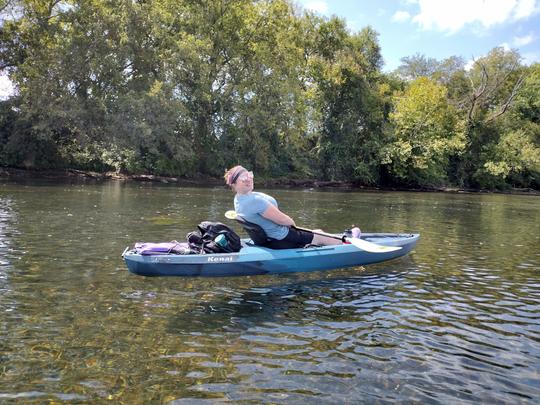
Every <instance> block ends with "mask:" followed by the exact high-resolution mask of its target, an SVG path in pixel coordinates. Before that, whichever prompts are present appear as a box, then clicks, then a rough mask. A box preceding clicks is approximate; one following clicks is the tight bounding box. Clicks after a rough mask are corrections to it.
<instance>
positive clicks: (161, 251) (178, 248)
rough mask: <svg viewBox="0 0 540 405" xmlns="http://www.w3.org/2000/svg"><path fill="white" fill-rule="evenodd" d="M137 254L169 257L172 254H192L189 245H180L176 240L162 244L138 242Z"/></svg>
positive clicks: (136, 246) (136, 245)
mask: <svg viewBox="0 0 540 405" xmlns="http://www.w3.org/2000/svg"><path fill="white" fill-rule="evenodd" d="M135 252H137V253H139V254H141V255H167V254H170V253H174V254H179V255H189V254H190V253H192V252H191V249H190V248H189V244H188V243H185V242H184V243H180V242H177V241H175V240H173V241H171V242H161V243H153V242H137V243H135Z"/></svg>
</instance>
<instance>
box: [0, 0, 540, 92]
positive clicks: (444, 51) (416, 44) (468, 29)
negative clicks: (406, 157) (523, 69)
mask: <svg viewBox="0 0 540 405" xmlns="http://www.w3.org/2000/svg"><path fill="white" fill-rule="evenodd" d="M296 2H297V4H300V5H301V6H302V7H304V8H305V9H308V10H312V11H315V12H317V13H319V14H321V15H324V16H327V17H330V16H332V15H337V16H338V17H341V18H343V19H344V20H345V21H346V23H347V26H348V28H349V29H350V30H351V32H356V31H359V30H361V29H362V28H363V27H366V26H368V25H371V26H372V27H373V28H374V29H375V31H377V32H378V33H379V44H380V46H381V53H382V56H383V59H384V62H385V64H384V67H383V70H384V71H386V72H389V71H392V70H394V69H396V68H397V67H398V66H399V65H400V63H401V62H400V60H401V58H403V57H406V56H412V55H415V54H421V55H424V56H426V57H428V58H435V59H437V60H439V61H440V60H443V59H446V58H448V57H450V56H461V57H462V58H463V59H464V60H465V61H466V62H470V61H472V60H473V59H478V58H479V57H482V56H484V55H486V54H487V53H488V52H489V51H490V50H491V49H493V48H494V47H496V46H502V47H505V48H506V49H517V50H518V51H519V53H520V54H521V56H522V57H523V63H525V64H531V63H533V62H540V0H333V1H331V0H296ZM12 92H13V88H12V86H11V82H10V81H9V79H8V78H7V77H6V76H5V75H4V74H2V72H0V99H5V98H7V97H9V95H10V94H11V93H12Z"/></svg>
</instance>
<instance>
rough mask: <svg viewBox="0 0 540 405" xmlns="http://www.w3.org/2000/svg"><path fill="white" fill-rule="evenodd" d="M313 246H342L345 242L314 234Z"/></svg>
mask: <svg viewBox="0 0 540 405" xmlns="http://www.w3.org/2000/svg"><path fill="white" fill-rule="evenodd" d="M311 243H312V244H313V245H321V246H322V245H324V246H327V245H341V244H342V243H343V242H342V241H341V240H340V239H335V238H330V237H328V236H323V235H317V234H316V233H314V234H313V241H312V242H311Z"/></svg>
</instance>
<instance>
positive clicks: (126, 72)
mask: <svg viewBox="0 0 540 405" xmlns="http://www.w3.org/2000/svg"><path fill="white" fill-rule="evenodd" d="M0 17H1V18H0V70H1V73H2V74H8V75H9V77H10V79H11V80H12V82H13V83H14V84H15V86H16V90H17V91H16V94H14V95H13V96H12V97H10V98H9V99H8V100H5V101H2V102H0V164H1V165H4V166H15V167H27V168H33V169H49V168H64V167H73V168H81V169H92V170H99V171H104V170H116V171H127V172H150V173H155V174H161V175H174V176H186V177H190V176H191V177H194V176H197V175H201V174H202V175H209V176H219V175H220V174H221V173H222V171H223V169H224V168H226V167H228V166H231V165H233V164H236V163H242V164H244V165H247V166H249V167H251V168H253V169H254V170H257V173H259V174H261V175H263V176H272V177H278V176H287V177H303V178H304V177H314V178H320V179H328V180H347V181H355V182H357V183H359V184H381V185H385V184H392V185H396V184H398V185H399V184H401V185H407V186H417V185H421V186H426V185H430V186H434V185H443V184H457V185H462V186H469V187H507V186H509V185H514V186H520V187H531V186H532V187H537V186H538V174H539V167H538V161H539V159H538V156H539V154H538V148H539V145H538V144H539V140H538V138H539V126H540V116H539V113H538V111H540V108H539V104H538V100H540V73H539V68H538V65H533V66H531V67H527V66H525V65H523V64H522V63H521V61H520V57H519V54H517V52H515V51H507V50H504V49H502V48H495V49H493V50H491V51H490V52H489V53H488V54H487V55H486V56H484V57H482V58H479V59H478V60H476V62H475V63H474V65H473V66H472V68H471V69H467V68H465V63H464V61H463V60H462V59H461V58H459V57H450V58H448V59H445V60H443V61H437V60H435V59H432V58H427V57H425V56H424V55H420V54H417V55H413V56H410V57H406V58H403V60H402V65H401V66H400V67H399V68H398V69H397V71H396V72H393V73H391V74H384V73H383V72H382V70H381V69H382V65H383V61H382V57H381V49H380V45H379V42H378V34H377V32H376V31H375V30H374V29H373V28H371V27H365V28H363V29H361V30H359V31H358V32H350V31H349V30H348V29H347V27H346V24H345V22H344V21H343V20H341V19H339V18H336V17H331V18H323V17H320V16H318V15H315V14H312V13H310V12H305V11H303V10H301V9H298V8H297V6H295V5H294V4H293V3H292V2H290V1H289V0H263V1H253V0H174V1H173V0H158V1H152V2H147V1H142V0H136V1H131V0H129V1H128V0H109V1H103V0H90V1H80V0H4V1H2V2H0Z"/></svg>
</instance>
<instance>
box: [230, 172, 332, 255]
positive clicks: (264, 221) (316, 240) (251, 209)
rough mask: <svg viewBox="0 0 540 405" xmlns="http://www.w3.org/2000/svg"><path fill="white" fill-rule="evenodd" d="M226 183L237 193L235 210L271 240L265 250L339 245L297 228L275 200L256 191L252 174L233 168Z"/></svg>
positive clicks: (326, 238)
mask: <svg viewBox="0 0 540 405" xmlns="http://www.w3.org/2000/svg"><path fill="white" fill-rule="evenodd" d="M224 177H225V182H226V183H227V185H228V186H230V187H231V189H232V190H233V191H234V192H236V196H235V197H234V209H235V211H236V213H237V214H238V215H239V216H241V217H242V218H244V219H245V220H246V221H249V222H251V223H254V224H257V225H259V226H260V227H261V228H262V229H263V230H264V231H265V232H266V235H267V236H268V237H269V238H271V239H272V240H271V241H270V242H267V243H266V245H265V246H267V247H269V248H272V249H291V248H299V247H304V246H306V245H309V244H313V245H340V244H341V243H342V242H341V240H339V239H334V238H330V237H327V236H323V235H318V234H314V233H313V232H307V231H303V230H299V229H296V228H294V226H295V223H294V220H293V219H292V218H291V217H290V216H288V215H287V214H285V213H283V212H281V211H280V210H279V208H278V204H277V201H276V200H275V198H273V197H271V196H269V195H268V194H264V193H259V192H256V191H253V172H250V171H248V170H247V169H245V168H244V167H242V166H234V167H233V168H231V169H229V170H227V171H226V172H225V176H224Z"/></svg>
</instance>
